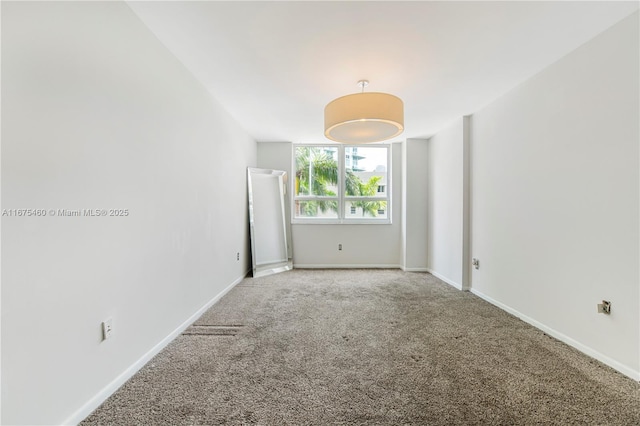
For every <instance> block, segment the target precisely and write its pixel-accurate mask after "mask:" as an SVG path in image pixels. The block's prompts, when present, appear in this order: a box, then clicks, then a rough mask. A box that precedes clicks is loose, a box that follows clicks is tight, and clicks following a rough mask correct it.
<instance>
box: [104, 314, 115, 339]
mask: <svg viewBox="0 0 640 426" xmlns="http://www.w3.org/2000/svg"><path fill="white" fill-rule="evenodd" d="M112 332H113V320H112V319H111V318H109V319H106V320H104V321H102V340H107V339H108V338H109V337H111V333H112Z"/></svg>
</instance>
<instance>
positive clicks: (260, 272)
mask: <svg viewBox="0 0 640 426" xmlns="http://www.w3.org/2000/svg"><path fill="white" fill-rule="evenodd" d="M254 176H260V177H261V178H265V177H267V178H268V177H272V178H273V179H275V181H276V182H277V184H278V194H276V196H277V197H278V200H277V201H276V204H277V206H278V207H277V208H276V210H277V211H274V212H273V213H274V215H273V219H272V220H273V221H275V222H272V223H275V224H276V225H277V224H278V223H282V229H283V234H282V241H281V242H279V243H278V244H281V245H280V247H279V248H280V249H284V253H286V260H279V261H276V262H266V263H261V262H259V258H258V256H259V254H260V253H256V251H257V242H258V241H257V240H256V238H257V236H258V234H259V230H257V229H256V221H255V213H256V211H255V210H256V208H255V207H256V205H255V202H256V198H257V194H254V186H255V185H254V184H253V179H252V178H253V177H254ZM247 190H248V195H249V228H250V234H251V264H252V268H253V270H252V272H253V277H254V278H258V277H262V276H265V275H271V274H275V273H278V272H284V271H289V270H291V269H293V259H292V255H291V248H290V247H289V226H288V225H287V219H286V214H285V212H286V209H285V197H286V193H287V172H285V171H282V170H272V169H258V168H255V167H248V168H247ZM280 221H281V222H280ZM261 226H263V225H261Z"/></svg>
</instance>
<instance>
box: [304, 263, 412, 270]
mask: <svg viewBox="0 0 640 426" xmlns="http://www.w3.org/2000/svg"><path fill="white" fill-rule="evenodd" d="M296 268H298V269H401V268H400V265H394V264H379V263H376V264H370V263H366V264H353V263H348V264H344V265H342V264H336V263H310V264H309V263H302V264H300V263H294V264H293V269H296Z"/></svg>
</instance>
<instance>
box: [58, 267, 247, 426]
mask: <svg viewBox="0 0 640 426" xmlns="http://www.w3.org/2000/svg"><path fill="white" fill-rule="evenodd" d="M248 273H249V271H248V270H247V271H246V272H245V274H244V275H243V276H241V277H240V278H237V279H236V280H235V281H234V282H232V283H231V284H230V285H228V286H227V287H226V288H225V289H224V290H222V291H221V292H220V293H218V294H217V295H216V296H214V297H213V298H212V299H211V300H209V301H208V302H207V303H205V304H204V305H203V306H202V307H201V308H200V309H198V310H197V311H196V312H195V313H194V314H193V315H191V316H190V317H189V318H187V319H186V320H185V321H184V322H183V323H182V324H180V325H179V326H178V327H177V328H176V329H175V330H173V331H172V332H171V333H169V335H168V336H167V337H165V338H164V339H162V340H161V341H160V342H159V343H158V344H156V345H155V346H154V347H152V348H151V349H150V350H149V351H148V352H147V353H145V354H144V355H143V356H142V357H141V358H140V359H139V360H137V361H136V362H134V363H133V364H132V365H131V366H130V367H129V368H127V369H126V370H125V371H123V372H122V373H121V374H120V375H119V376H118V377H116V378H115V379H114V380H112V381H111V383H109V384H108V385H107V386H105V387H104V388H103V389H102V390H101V391H100V392H98V393H97V394H96V395H95V396H94V397H93V398H91V399H90V400H89V401H87V403H85V404H84V405H83V406H82V407H80V409H78V410H77V411H76V412H75V413H73V414H72V415H71V416H70V417H69V418H68V419H67V420H65V421H64V422H63V423H62V424H63V425H76V424H78V423H80V422H81V421H82V420H84V419H85V418H87V417H88V416H89V415H90V414H91V413H93V411H94V410H95V409H96V408H98V407H99V406H100V404H102V403H103V402H104V401H106V400H107V398H109V397H110V396H111V395H112V394H113V393H114V392H115V391H117V390H118V389H119V388H120V386H122V385H123V384H125V382H126V381H127V380H129V379H130V378H131V377H133V375H134V374H136V373H137V372H138V371H139V370H140V369H141V368H142V367H144V365H145V364H146V363H147V362H149V360H151V358H153V357H154V356H156V355H157V354H158V353H160V351H161V350H162V349H164V348H165V347H166V346H167V345H168V344H169V343H171V341H173V339H175V338H176V337H178V336H179V335H180V334H181V333H182V332H183V331H184V330H186V329H187V327H189V326H190V325H191V324H193V323H194V322H195V321H196V320H197V319H198V318H200V316H201V315H202V314H204V313H205V312H206V311H207V309H209V308H210V307H211V306H213V305H214V304H215V303H216V302H217V301H219V300H220V299H222V296H224V295H225V294H227V293H228V292H229V291H230V290H231V289H232V288H233V287H235V286H236V285H237V284H238V283H240V282H241V281H242V280H243V279H244V277H246V276H247V274H248Z"/></svg>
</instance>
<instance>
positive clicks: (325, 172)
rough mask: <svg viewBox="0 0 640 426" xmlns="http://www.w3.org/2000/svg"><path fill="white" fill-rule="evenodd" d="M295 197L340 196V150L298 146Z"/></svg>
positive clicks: (296, 151)
mask: <svg viewBox="0 0 640 426" xmlns="http://www.w3.org/2000/svg"><path fill="white" fill-rule="evenodd" d="M295 154H296V182H295V184H296V187H295V195H296V196H298V195H303V196H325V197H326V196H333V197H335V196H337V195H338V148H335V147H322V146H297V147H296V150H295Z"/></svg>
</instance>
